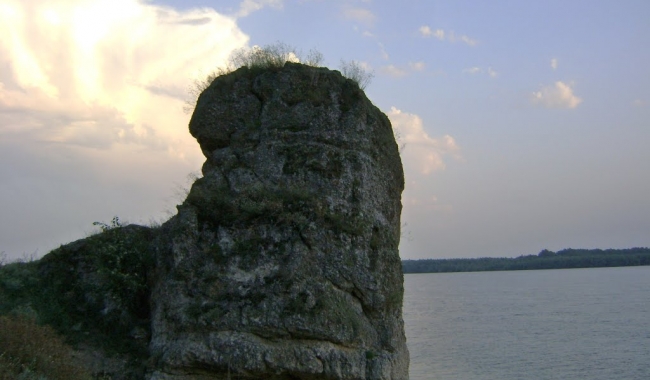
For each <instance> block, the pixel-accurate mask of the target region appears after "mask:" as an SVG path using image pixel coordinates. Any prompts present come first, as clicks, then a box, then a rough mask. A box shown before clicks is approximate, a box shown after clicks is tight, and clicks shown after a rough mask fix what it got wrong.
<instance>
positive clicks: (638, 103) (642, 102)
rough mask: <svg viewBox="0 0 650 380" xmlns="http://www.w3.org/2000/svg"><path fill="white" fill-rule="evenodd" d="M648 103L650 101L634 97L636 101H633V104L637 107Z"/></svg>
mask: <svg viewBox="0 0 650 380" xmlns="http://www.w3.org/2000/svg"><path fill="white" fill-rule="evenodd" d="M647 104H648V102H646V101H645V100H643V99H634V101H633V102H632V105H633V106H635V107H644V106H646V105H647Z"/></svg>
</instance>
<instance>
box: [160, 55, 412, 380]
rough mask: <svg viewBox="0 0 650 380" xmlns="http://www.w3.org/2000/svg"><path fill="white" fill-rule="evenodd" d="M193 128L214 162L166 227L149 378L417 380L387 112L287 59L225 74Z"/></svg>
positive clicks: (331, 75)
mask: <svg viewBox="0 0 650 380" xmlns="http://www.w3.org/2000/svg"><path fill="white" fill-rule="evenodd" d="M190 132H191V133H192V135H193V136H194V137H196V139H197V140H198V142H199V144H200V146H201V149H202V151H203V153H204V155H205V156H206V158H207V159H206V162H205V164H204V165H203V169H202V171H203V178H201V179H199V180H197V181H196V182H195V183H194V185H193V186H192V189H191V191H190V193H189V195H188V197H187V199H186V201H185V202H184V203H183V204H182V205H181V206H179V213H178V215H177V216H175V217H174V218H173V219H171V220H170V221H169V222H168V223H166V224H165V225H164V226H163V227H162V233H163V234H164V236H166V238H165V239H164V240H166V243H164V244H158V247H159V248H158V252H157V257H158V263H157V265H156V266H157V269H156V273H157V275H156V284H155V286H154V288H153V292H152V294H151V304H152V311H151V318H152V323H151V326H152V329H151V343H150V350H151V354H152V355H153V357H154V358H155V360H154V361H155V363H156V364H155V367H156V368H157V369H156V370H154V371H153V373H152V375H151V379H202V378H205V379H226V378H229V376H230V378H233V379H234V378H240V379H407V378H408V363H409V358H408V351H407V348H406V341H405V336H404V327H403V321H402V296H403V275H402V268H401V263H400V258H399V254H398V248H397V247H398V243H399V237H400V213H401V202H400V197H401V192H402V190H403V187H404V177H403V171H402V165H401V161H400V157H399V154H398V150H397V144H396V143H395V139H394V137H393V132H392V129H391V125H390V122H389V121H388V118H387V117H386V116H385V115H384V114H383V113H382V112H381V111H379V110H378V109H377V108H376V107H375V106H374V105H372V103H371V102H370V101H369V100H368V99H367V98H366V96H365V95H364V93H363V92H362V91H361V90H360V89H359V87H358V86H357V85H356V84H355V83H354V82H352V81H351V80H348V79H345V78H344V77H342V76H341V74H340V73H339V72H337V71H330V70H328V69H325V68H314V67H308V66H304V65H300V64H292V63H287V64H286V65H285V66H284V67H283V68H281V69H275V70H273V69H272V70H264V71H252V70H249V69H247V68H242V69H239V70H237V71H235V72H233V73H231V74H228V75H225V76H221V77H218V78H217V79H216V80H215V81H214V82H213V83H212V84H211V86H210V87H209V88H207V89H206V90H205V91H204V92H203V93H202V94H201V96H200V97H199V100H198V102H197V106H196V109H195V111H194V114H193V115H192V119H191V122H190Z"/></svg>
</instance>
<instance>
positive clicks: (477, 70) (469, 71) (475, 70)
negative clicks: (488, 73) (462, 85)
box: [463, 67, 483, 75]
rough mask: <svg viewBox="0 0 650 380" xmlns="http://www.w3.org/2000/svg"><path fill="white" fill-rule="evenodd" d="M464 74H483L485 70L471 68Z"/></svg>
mask: <svg viewBox="0 0 650 380" xmlns="http://www.w3.org/2000/svg"><path fill="white" fill-rule="evenodd" d="M463 72H464V73H468V74H471V75H474V74H478V73H481V72H483V69H481V68H480V67H470V68H469V69H465V70H463Z"/></svg>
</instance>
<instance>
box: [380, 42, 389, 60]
mask: <svg viewBox="0 0 650 380" xmlns="http://www.w3.org/2000/svg"><path fill="white" fill-rule="evenodd" d="M377 45H379V52H380V53H381V57H382V58H383V59H384V60H389V59H390V55H388V52H387V51H386V48H385V47H384V44H382V43H381V42H378V43H377Z"/></svg>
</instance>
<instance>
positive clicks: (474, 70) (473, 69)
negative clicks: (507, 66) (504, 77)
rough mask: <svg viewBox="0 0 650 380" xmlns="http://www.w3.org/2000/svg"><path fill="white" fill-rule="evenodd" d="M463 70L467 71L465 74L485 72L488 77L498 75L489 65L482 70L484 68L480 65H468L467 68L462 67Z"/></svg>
mask: <svg viewBox="0 0 650 380" xmlns="http://www.w3.org/2000/svg"><path fill="white" fill-rule="evenodd" d="M463 72H464V73H467V74H470V75H476V74H483V73H485V74H487V75H489V76H490V78H496V77H497V76H498V75H499V73H497V72H496V71H494V69H492V68H491V67H488V68H487V70H484V69H482V68H480V67H477V66H474V67H470V68H468V69H464V70H463Z"/></svg>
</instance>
